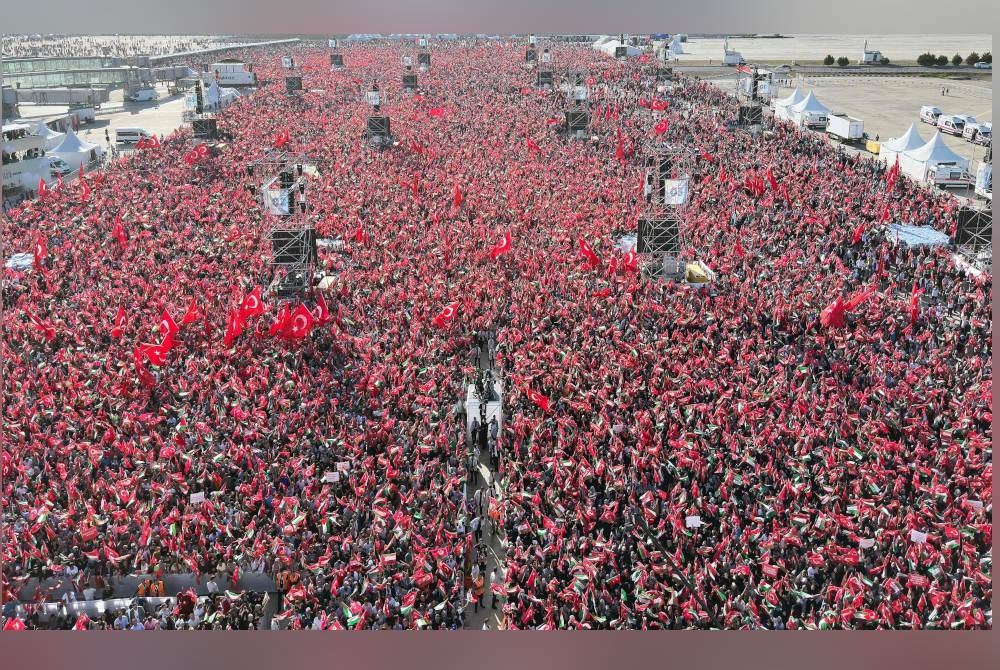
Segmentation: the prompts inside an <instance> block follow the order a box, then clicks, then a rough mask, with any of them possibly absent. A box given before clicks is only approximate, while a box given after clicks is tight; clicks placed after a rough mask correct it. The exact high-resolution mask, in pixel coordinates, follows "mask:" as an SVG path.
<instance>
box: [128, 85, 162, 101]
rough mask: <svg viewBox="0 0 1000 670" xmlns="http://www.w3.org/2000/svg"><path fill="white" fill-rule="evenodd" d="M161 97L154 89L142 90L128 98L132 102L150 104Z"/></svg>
mask: <svg viewBox="0 0 1000 670" xmlns="http://www.w3.org/2000/svg"><path fill="white" fill-rule="evenodd" d="M158 97H160V96H159V95H158V94H157V93H156V90H155V89H152V88H141V89H139V90H138V91H136V92H135V93H133V94H132V95H130V96H129V97H128V99H129V100H131V101H132V102H148V101H150V100H156V99H157V98H158Z"/></svg>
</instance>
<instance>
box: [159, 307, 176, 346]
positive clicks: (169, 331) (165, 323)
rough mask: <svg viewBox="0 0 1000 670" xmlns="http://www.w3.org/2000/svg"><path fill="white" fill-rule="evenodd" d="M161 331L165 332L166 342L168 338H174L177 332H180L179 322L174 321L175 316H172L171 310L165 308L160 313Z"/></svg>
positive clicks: (164, 339)
mask: <svg viewBox="0 0 1000 670" xmlns="http://www.w3.org/2000/svg"><path fill="white" fill-rule="evenodd" d="M159 328H160V332H161V333H163V341H164V342H165V341H166V340H167V339H168V338H172V337H173V336H174V334H175V333H178V332H180V327H179V326H178V325H177V322H176V321H174V317H172V316H170V312H168V311H167V310H163V314H161V315H160V323H159Z"/></svg>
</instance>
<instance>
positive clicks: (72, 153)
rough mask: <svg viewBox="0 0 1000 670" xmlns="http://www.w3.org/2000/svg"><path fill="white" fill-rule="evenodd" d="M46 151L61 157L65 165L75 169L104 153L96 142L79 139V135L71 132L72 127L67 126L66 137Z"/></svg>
mask: <svg viewBox="0 0 1000 670" xmlns="http://www.w3.org/2000/svg"><path fill="white" fill-rule="evenodd" d="M48 153H49V155H52V156H58V157H59V158H61V159H63V160H64V161H66V164H67V165H69V166H70V167H71V168H73V169H74V170H75V169H76V168H78V167H80V166H81V165H84V164H86V163H89V162H90V161H91V160H94V159H96V158H97V157H98V156H100V155H101V154H102V153H104V150H103V149H101V147H99V146H98V145H96V144H91V143H90V142H87V141H86V140H83V139H80V136H79V135H77V134H76V133H75V132H73V129H72V128H67V129H66V137H64V138H63V141H62V142H60V143H59V146H57V147H56V148H55V149H53V150H52V151H50V152H48Z"/></svg>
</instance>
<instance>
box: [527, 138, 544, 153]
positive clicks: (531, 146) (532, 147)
mask: <svg viewBox="0 0 1000 670" xmlns="http://www.w3.org/2000/svg"><path fill="white" fill-rule="evenodd" d="M524 143H525V144H527V145H528V150H529V151H534V152H536V153H541V152H542V148H541V147H540V146H538V145H537V144H535V142H534V140H532V139H531V138H530V137H526V138H524Z"/></svg>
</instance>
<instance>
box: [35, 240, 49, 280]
mask: <svg viewBox="0 0 1000 670" xmlns="http://www.w3.org/2000/svg"><path fill="white" fill-rule="evenodd" d="M33 251H34V258H33V259H32V263H33V264H34V266H35V269H36V270H38V271H39V272H42V271H44V268H43V267H42V261H43V260H45V257H46V256H48V255H49V246H48V244H46V242H45V238H44V237H42V236H41V235H38V236H37V237H36V238H35V247H34V249H33Z"/></svg>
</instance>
